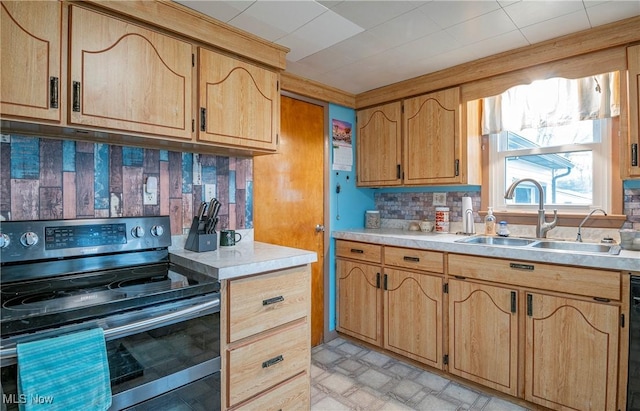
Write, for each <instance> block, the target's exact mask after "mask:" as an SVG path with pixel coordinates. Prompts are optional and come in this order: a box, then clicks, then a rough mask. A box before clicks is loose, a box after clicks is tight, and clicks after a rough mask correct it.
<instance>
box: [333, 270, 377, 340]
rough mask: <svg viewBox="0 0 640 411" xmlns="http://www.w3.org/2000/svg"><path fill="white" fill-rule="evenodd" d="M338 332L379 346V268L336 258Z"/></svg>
mask: <svg viewBox="0 0 640 411" xmlns="http://www.w3.org/2000/svg"><path fill="white" fill-rule="evenodd" d="M336 275H337V280H338V326H337V329H338V331H342V332H344V333H345V334H349V335H351V336H353V337H356V338H359V339H361V340H364V341H366V342H369V343H372V344H376V345H380V344H381V341H380V340H381V332H382V296H381V292H380V290H381V289H380V288H379V284H378V283H379V280H378V278H379V276H380V267H377V266H375V265H369V264H363V263H354V262H351V261H344V260H341V259H337V260H336Z"/></svg>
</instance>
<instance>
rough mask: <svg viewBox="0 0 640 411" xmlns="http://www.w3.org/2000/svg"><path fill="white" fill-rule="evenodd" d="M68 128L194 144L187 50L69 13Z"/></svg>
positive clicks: (98, 17)
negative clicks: (98, 130) (166, 138)
mask: <svg viewBox="0 0 640 411" xmlns="http://www.w3.org/2000/svg"><path fill="white" fill-rule="evenodd" d="M69 19H70V38H69V43H70V51H69V60H70V61H69V65H70V79H69V85H68V87H69V96H70V97H69V100H70V101H69V104H70V107H69V122H70V123H71V124H74V125H82V126H92V127H99V128H105V129H114V130H122V131H131V132H136V133H148V134H156V135H161V136H168V137H179V138H184V139H191V138H192V113H193V111H192V105H193V101H192V98H193V93H192V80H193V78H192V77H193V75H192V73H193V67H192V54H193V47H192V45H191V44H189V43H187V42H184V41H181V40H178V39H176V38H173V37H170V36H167V35H164V34H162V33H159V32H156V31H152V30H149V29H146V28H143V27H141V26H138V25H135V24H132V23H130V22H127V21H124V20H120V19H117V18H114V17H111V16H107V15H104V14H101V13H98V12H94V11H91V10H87V9H84V8H81V7H77V6H71V7H70V16H69Z"/></svg>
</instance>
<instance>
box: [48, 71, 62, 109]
mask: <svg viewBox="0 0 640 411" xmlns="http://www.w3.org/2000/svg"><path fill="white" fill-rule="evenodd" d="M58 84H59V82H58V77H49V106H50V107H51V108H58V96H59V94H60V93H59V90H58Z"/></svg>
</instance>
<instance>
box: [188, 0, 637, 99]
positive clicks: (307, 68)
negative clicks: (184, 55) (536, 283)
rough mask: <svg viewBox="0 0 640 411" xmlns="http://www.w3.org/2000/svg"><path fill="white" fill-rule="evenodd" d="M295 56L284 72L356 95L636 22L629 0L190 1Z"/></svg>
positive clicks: (633, 5)
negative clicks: (568, 36)
mask: <svg viewBox="0 0 640 411" xmlns="http://www.w3.org/2000/svg"><path fill="white" fill-rule="evenodd" d="M179 3H181V4H183V5H185V6H187V7H191V8H192V9H194V10H197V11H199V12H201V13H204V14H207V15H209V16H211V17H213V18H215V19H218V20H221V21H224V22H227V23H228V24H231V25H233V26H235V27H238V28H240V29H242V30H245V31H248V32H250V33H252V34H255V35H257V36H259V37H262V38H264V39H266V40H268V41H272V42H275V43H278V44H281V45H284V46H286V47H289V48H290V49H291V52H289V53H288V54H287V71H290V72H291V73H294V74H297V75H300V76H302V77H305V78H308V79H311V80H315V81H319V82H321V83H324V84H327V85H329V86H332V87H336V88H339V89H342V90H344V91H347V92H350V93H354V94H357V93H361V92H364V91H368V90H372V89H374V88H377V87H380V86H384V85H387V84H391V83H395V82H398V81H402V80H406V79H409V78H413V77H416V76H420V75H423V74H428V73H431V72H434V71H438V70H442V69H445V68H449V67H452V66H455V65H458V64H462V63H466V62H469V61H473V60H476V59H479V58H483V57H487V56H490V55H493V54H496V53H501V52H505V51H508V50H513V49H516V48H520V47H523V46H527V45H530V44H534V43H538V42H541V41H545V40H548V39H552V38H555V37H559V36H562V35H565V34H570V33H574V32H577V31H582V30H585V29H589V28H592V27H596V26H600V25H602V24H608V23H612V22H615V21H618V20H623V19H627V18H629V17H634V16H640V1H638V0H633V1H626V0H613V1H606V0H582V1H578V0H553V1H538V0H475V1H473V0H472V1H449V0H434V1H395V0H379V1H368V0H342V1H341V0H320V1H314V0H284V1H282V0H257V1H253V0H246V1H243V0H234V1H220V0H214V1H206V0H199V1H198V0H184V1H182V0H181V1H179Z"/></svg>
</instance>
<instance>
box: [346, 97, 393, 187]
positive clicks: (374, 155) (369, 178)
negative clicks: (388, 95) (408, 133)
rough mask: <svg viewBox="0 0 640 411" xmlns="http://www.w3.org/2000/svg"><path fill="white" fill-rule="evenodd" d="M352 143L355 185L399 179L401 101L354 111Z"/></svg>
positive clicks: (382, 184) (370, 184)
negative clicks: (354, 154)
mask: <svg viewBox="0 0 640 411" xmlns="http://www.w3.org/2000/svg"><path fill="white" fill-rule="evenodd" d="M357 124H358V134H357V136H358V144H356V159H357V179H358V185H359V186H392V185H399V184H401V183H402V169H401V165H400V164H401V161H402V155H401V153H402V145H401V144H402V138H401V137H402V133H401V130H402V128H401V127H402V104H401V103H400V102H399V101H398V102H395V103H390V104H385V105H383V106H380V107H373V108H369V109H366V110H360V111H358V121H357Z"/></svg>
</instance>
